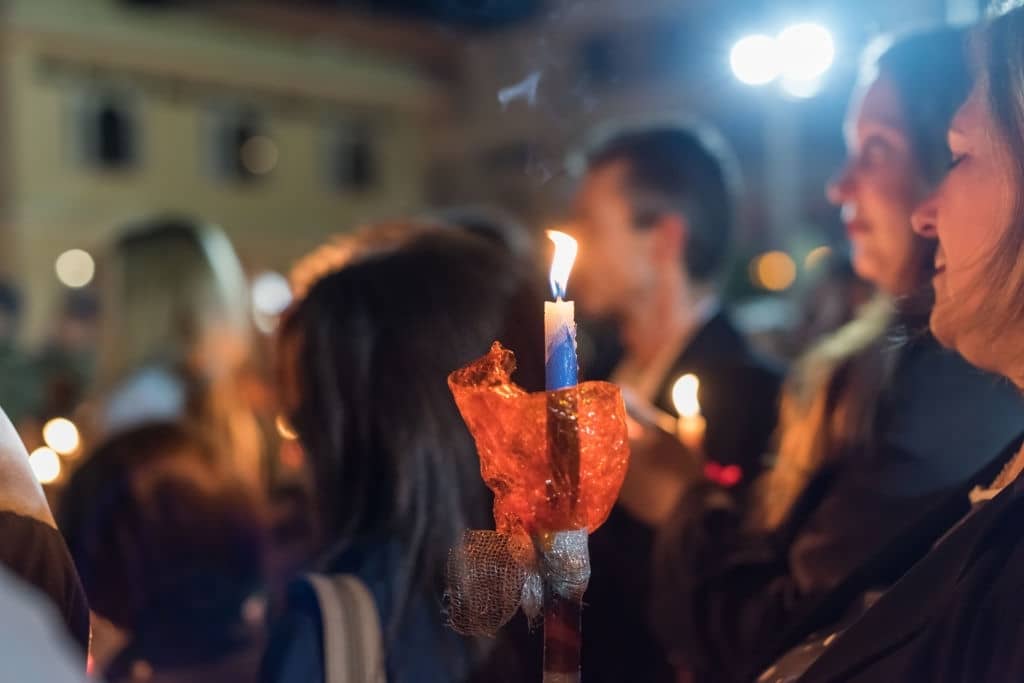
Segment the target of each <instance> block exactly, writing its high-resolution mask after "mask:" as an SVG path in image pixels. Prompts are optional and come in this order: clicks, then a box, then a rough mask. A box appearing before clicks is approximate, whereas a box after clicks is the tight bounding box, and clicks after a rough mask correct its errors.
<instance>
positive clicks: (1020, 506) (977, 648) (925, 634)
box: [799, 478, 1024, 683]
mask: <svg viewBox="0 0 1024 683" xmlns="http://www.w3.org/2000/svg"><path fill="white" fill-rule="evenodd" d="M1022 484H1024V482H1022V481H1021V479H1020V478H1018V480H1017V481H1016V482H1014V483H1013V484H1012V485H1011V486H1010V487H1008V488H1007V489H1006V490H1004V491H1003V492H1002V493H1001V494H1000V495H999V496H997V497H996V498H994V499H993V500H991V501H990V502H988V503H984V504H982V505H981V506H980V508H979V509H978V510H977V511H976V512H974V513H973V514H972V515H971V516H969V517H968V518H967V519H966V520H965V521H964V522H963V523H962V524H961V525H960V526H959V527H957V528H956V529H955V530H954V531H953V532H951V533H950V534H949V535H948V536H947V537H946V538H945V539H943V540H942V541H941V542H940V543H939V544H938V545H937V546H936V547H935V549H934V550H933V551H932V552H931V553H929V554H928V555H927V556H926V557H925V559H923V560H922V561H921V562H920V563H918V564H917V565H916V566H915V567H914V568H913V569H912V570H911V571H910V572H909V573H908V574H907V575H906V576H904V577H903V578H902V579H901V580H900V581H899V582H898V583H897V584H896V585H894V586H893V587H892V589H890V590H889V592H888V593H886V594H885V595H884V596H883V597H882V598H881V599H880V600H879V601H878V602H877V603H876V604H875V605H874V607H872V608H871V609H870V610H868V612H867V613H866V614H865V615H864V616H863V617H862V618H861V619H860V621H858V622H857V623H856V624H854V625H853V626H852V627H851V628H850V629H849V630H848V631H847V632H846V633H845V634H843V635H842V636H840V637H839V638H838V639H837V640H836V641H835V642H834V643H832V644H831V645H830V646H829V647H827V648H826V649H825V653H824V654H823V655H822V656H821V658H820V659H819V660H818V661H817V662H816V663H815V664H814V665H812V667H811V669H810V670H809V671H808V672H807V673H806V674H805V675H804V676H803V677H802V678H800V679H799V680H800V683H835V682H838V681H844V682H849V683H868V682H871V683H882V682H888V681H929V682H930V683H952V682H953V681H958V682H962V683H979V682H982V681H986V682H987V681H992V682H996V681H1021V680H1024V655H1022V654H1021V647H1020V644H1021V643H1022V642H1024V592H1022V591H1021V576H1024V542H1022V539H1021V529H1024V485H1022Z"/></svg>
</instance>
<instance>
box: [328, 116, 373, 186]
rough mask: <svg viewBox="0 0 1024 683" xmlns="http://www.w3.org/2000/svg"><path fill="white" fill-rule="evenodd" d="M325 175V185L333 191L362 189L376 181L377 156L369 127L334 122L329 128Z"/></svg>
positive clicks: (360, 124)
mask: <svg viewBox="0 0 1024 683" xmlns="http://www.w3.org/2000/svg"><path fill="white" fill-rule="evenodd" d="M326 174H327V185H328V187H329V188H330V189H331V190H334V191H336V192H365V191H366V190H369V189H371V188H372V187H373V186H374V185H376V184H377V181H378V168H377V158H376V150H375V148H374V144H373V135H372V131H371V129H370V126H368V125H367V124H364V123H336V124H334V125H332V126H331V127H330V131H329V133H328V140H327V158H326Z"/></svg>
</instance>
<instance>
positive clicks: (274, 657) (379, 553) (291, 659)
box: [260, 542, 541, 683]
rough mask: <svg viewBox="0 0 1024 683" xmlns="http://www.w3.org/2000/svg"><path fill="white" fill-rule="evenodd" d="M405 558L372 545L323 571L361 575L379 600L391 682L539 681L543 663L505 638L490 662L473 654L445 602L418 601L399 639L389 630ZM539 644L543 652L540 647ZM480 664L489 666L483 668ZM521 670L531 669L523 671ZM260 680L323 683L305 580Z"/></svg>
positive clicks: (318, 630)
mask: <svg viewBox="0 0 1024 683" xmlns="http://www.w3.org/2000/svg"><path fill="white" fill-rule="evenodd" d="M401 559H402V558H401V553H400V549H399V548H398V547H397V545H396V544H394V543H388V542H379V543H376V542H366V543H360V544H358V545H355V546H353V547H350V548H347V549H346V550H345V551H344V552H342V553H341V554H339V555H336V556H335V557H333V558H331V559H329V560H328V561H326V563H325V570H324V571H325V572H326V573H329V574H335V573H345V574H354V575H356V576H358V577H359V578H360V579H362V580H363V582H364V583H365V584H366V586H367V587H368V588H369V590H370V593H371V594H372V595H373V598H374V602H375V604H376V605H377V609H378V616H379V617H380V623H381V627H382V629H383V631H384V647H385V665H386V674H387V680H388V683H461V682H462V681H480V682H481V683H482V682H483V681H494V682H495V683H501V682H505V681H507V682H508V683H511V682H512V681H520V680H528V679H529V678H530V676H539V675H540V671H541V665H540V661H539V660H538V661H536V662H530V661H529V660H528V658H525V657H519V656H517V653H515V652H513V651H512V648H511V646H509V645H508V639H507V638H505V637H504V636H505V632H504V631H503V633H502V637H501V638H499V641H498V643H497V645H496V646H495V648H494V650H493V651H492V652H491V653H490V655H489V656H488V657H482V656H481V655H476V654H474V653H473V651H472V648H473V647H474V644H473V641H471V640H470V639H468V638H464V637H462V636H460V635H458V634H456V633H455V632H454V631H452V630H451V629H449V628H448V627H447V626H446V625H445V623H444V616H443V610H442V604H441V600H440V596H438V598H437V599H436V600H434V599H428V598H425V597H422V596H413V597H412V603H411V606H410V608H409V609H408V611H407V612H406V616H405V619H404V620H403V621H402V622H401V624H400V626H399V627H398V629H397V632H395V633H393V634H392V633H391V632H390V626H391V620H392V616H393V614H394V610H395V609H396V601H395V591H394V580H395V577H396V576H397V575H398V573H399V571H400V570H401ZM517 626H518V627H519V628H522V629H525V624H524V623H523V622H521V621H518V620H517V621H514V622H513V623H512V624H509V625H508V626H507V627H506V629H508V630H512V629H515V628H516V627H517ZM535 644H536V646H537V648H539V647H540V643H539V642H537V643H535ZM538 656H539V651H538ZM480 659H483V660H484V661H483V662H482V663H479V664H478V663H477V660H480ZM520 660H523V661H522V662H521V661H520ZM520 666H524V669H522V670H520V669H519V667H520ZM525 666H529V667H530V670H526V669H525ZM260 680H261V681H263V683H323V681H324V654H323V621H322V618H321V614H320V608H319V606H318V604H317V601H316V596H315V594H314V593H313V590H312V588H311V587H310V586H309V584H308V583H306V582H305V581H298V582H296V583H295V584H294V585H293V586H292V587H291V590H290V591H289V595H288V605H287V609H286V612H285V614H284V615H283V616H282V617H281V618H280V619H278V620H277V621H276V622H275V623H274V624H273V626H272V629H271V635H270V642H269V645H268V647H267V651H266V654H265V655H264V659H263V666H262V673H261V677H260Z"/></svg>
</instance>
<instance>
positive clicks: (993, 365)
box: [914, 78, 1016, 376]
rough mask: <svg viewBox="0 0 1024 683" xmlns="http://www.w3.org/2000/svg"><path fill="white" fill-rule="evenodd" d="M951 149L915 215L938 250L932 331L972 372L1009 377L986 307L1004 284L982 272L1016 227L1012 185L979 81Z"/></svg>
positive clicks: (957, 122)
mask: <svg viewBox="0 0 1024 683" xmlns="http://www.w3.org/2000/svg"><path fill="white" fill-rule="evenodd" d="M949 145H950V150H951V151H952V154H953V162H952V164H951V166H950V169H949V172H948V174H947V175H946V178H945V180H943V182H942V184H941V185H940V186H939V188H938V189H937V190H936V191H935V193H934V194H933V195H932V196H931V197H929V198H928V199H927V200H926V201H925V202H924V203H923V204H922V205H921V206H920V207H919V208H918V209H917V210H916V211H915V212H914V227H915V229H916V230H917V231H918V232H919V233H920V234H922V235H924V236H927V237H934V238H936V239H938V242H939V245H938V249H937V251H936V254H935V277H934V285H935V308H934V309H933V311H932V317H931V327H932V331H933V332H934V334H935V336H936V337H937V338H938V339H939V341H941V342H942V343H943V344H945V345H946V346H950V347H953V348H955V349H956V350H957V351H959V352H960V353H961V355H963V356H964V357H965V358H967V360H969V361H970V362H971V363H973V364H974V365H977V366H979V367H983V368H985V369H988V370H992V371H995V372H1001V373H1002V374H1006V375H1011V372H1010V371H1009V370H1010V369H1009V368H1005V367H1001V366H1002V365H1003V363H1004V361H1002V360H1001V359H1000V356H1002V355H1004V354H1001V353H1000V351H999V346H1000V345H999V344H998V343H993V341H994V340H998V339H999V338H1001V337H1002V335H1000V334H998V332H997V330H998V328H999V327H1000V326H1001V322H1002V321H999V320H991V319H990V318H991V317H992V316H991V315H986V313H985V311H986V307H985V306H984V304H985V303H986V302H991V301H994V300H997V299H998V297H1000V296H1002V295H1003V291H1002V290H1003V289H1004V288H1005V287H1006V285H1007V284H1008V283H998V282H992V281H991V279H990V278H988V277H986V272H985V271H986V268H987V267H988V264H989V263H990V259H991V258H992V257H993V255H994V253H995V251H996V249H997V248H998V246H999V243H1000V240H1001V238H1002V237H1003V235H1004V234H1005V233H1006V232H1007V230H1008V229H1009V226H1010V224H1011V222H1012V220H1013V213H1014V197H1015V192H1016V189H1015V185H1016V181H1015V179H1014V174H1013V166H1012V159H1011V157H1010V155H1009V152H1008V151H1007V146H1006V144H1005V143H1004V142H1002V141H1001V139H1000V133H999V129H998V127H997V125H996V123H995V121H994V119H993V117H992V114H991V112H990V110H989V106H988V85H987V83H986V81H985V79H984V78H982V79H980V80H979V82H978V84H977V85H976V86H975V87H974V90H973V91H972V92H971V95H970V97H969V98H968V100H967V102H965V103H964V105H963V106H962V107H961V108H960V111H958V112H957V115H956V117H955V118H954V119H953V123H952V124H951V126H950V129H949ZM1011 376H1012V375H1011Z"/></svg>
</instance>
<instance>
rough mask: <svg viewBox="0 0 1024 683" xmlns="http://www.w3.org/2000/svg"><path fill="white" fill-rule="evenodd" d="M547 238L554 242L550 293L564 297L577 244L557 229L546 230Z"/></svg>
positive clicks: (557, 296) (574, 259)
mask: <svg viewBox="0 0 1024 683" xmlns="http://www.w3.org/2000/svg"><path fill="white" fill-rule="evenodd" d="M548 239H550V240H551V241H552V242H554V243H555V256H554V258H553V259H551V293H552V295H554V297H555V298H556V299H561V298H564V297H565V290H566V287H567V286H568V284H569V273H570V272H572V264H573V263H575V262H576V252H577V251H578V250H579V245H578V244H577V243H576V240H574V239H573V238H572V237H569V236H568V235H566V234H565V233H564V232H559V231H558V230H548Z"/></svg>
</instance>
